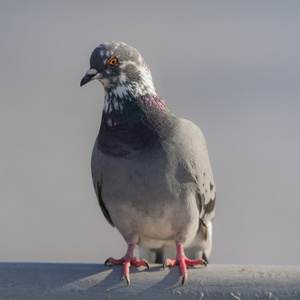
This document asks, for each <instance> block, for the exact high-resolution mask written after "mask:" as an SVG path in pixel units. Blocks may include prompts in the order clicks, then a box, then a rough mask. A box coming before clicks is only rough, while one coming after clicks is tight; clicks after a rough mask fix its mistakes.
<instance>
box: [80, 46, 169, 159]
mask: <svg viewBox="0 0 300 300" xmlns="http://www.w3.org/2000/svg"><path fill="white" fill-rule="evenodd" d="M112 61H114V63H113V64H112ZM95 79H97V80H99V81H100V82H101V83H102V85H103V87H104V90H105V98H104V106H103V116H102V122H101V128H100V134H99V140H100V143H99V145H101V150H102V151H103V152H104V153H110V154H115V155H123V154H124V153H126V152H127V151H125V150H124V149H125V148H126V147H125V146H124V145H125V144H126V145H127V146H128V144H131V147H130V149H132V148H135V149H136V148H140V147H142V146H145V145H149V143H151V141H152V140H153V138H159V137H160V136H162V135H163V136H166V135H167V134H170V133H171V128H172V127H173V121H174V120H175V117H174V116H172V115H171V113H170V112H169V110H168V109H167V107H166V105H165V102H164V101H163V100H162V99H161V97H160V96H159V95H158V93H157V92H156V90H155V87H154V84H153V80H152V76H151V72H150V69H149V67H148V65H147V63H146V62H145V60H144V59H143V57H142V56H141V55H140V53H139V52H138V51H137V50H136V49H135V48H133V47H131V46H129V45H126V44H125V43H122V42H117V41H113V42H106V43H103V44H101V45H99V46H98V47H97V48H96V49H95V50H94V51H93V53H92V55H91V58H90V70H89V71H88V72H87V73H86V75H85V76H84V77H83V79H82V81H81V85H84V84H86V83H87V82H89V81H91V80H95ZM114 138H115V140H116V141H118V143H115V142H113V140H114ZM120 141H121V142H122V143H121V144H122V145H123V146H122V151H121V150H120V149H119V146H120Z"/></svg>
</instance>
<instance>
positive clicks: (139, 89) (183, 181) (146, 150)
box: [80, 41, 216, 284]
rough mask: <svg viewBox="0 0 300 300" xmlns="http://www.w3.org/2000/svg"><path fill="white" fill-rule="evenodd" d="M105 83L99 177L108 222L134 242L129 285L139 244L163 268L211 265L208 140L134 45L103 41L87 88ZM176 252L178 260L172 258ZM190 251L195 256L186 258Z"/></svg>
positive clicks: (127, 261) (95, 173) (96, 151)
mask: <svg viewBox="0 0 300 300" xmlns="http://www.w3.org/2000/svg"><path fill="white" fill-rule="evenodd" d="M92 80H98V81H100V82H101V83H102V85H103V87H104V91H105V96H104V106H103V113H102V120H101V125H100V130H99V133H98V136H97V138H96V141H95V144H94V148H93V152H92V162H91V168H92V179H93V184H94V189H95V192H96V195H97V198H98V201H99V204H100V208H101V210H102V212H103V214H104V216H105V218H106V219H107V221H108V222H109V223H110V224H111V225H112V226H115V227H116V228H117V230H118V231H119V232H120V233H121V235H122V236H123V238H124V239H125V241H126V243H127V246H128V248H127V252H126V254H125V255H124V256H123V257H122V258H121V259H114V258H112V257H110V258H108V259H107V260H106V262H105V265H107V264H109V265H120V264H124V278H125V280H126V282H127V284H130V277H129V271H130V266H131V265H136V266H138V267H140V266H144V267H147V268H148V269H149V264H148V261H147V260H146V259H141V260H138V259H137V258H136V257H134V254H133V251H134V249H135V247H139V249H140V254H141V255H145V257H146V258H147V259H149V261H152V262H162V260H164V262H163V267H164V268H165V267H171V266H174V265H179V267H180V270H181V274H182V284H183V283H184V282H185V280H186V279H187V266H195V265H203V266H206V265H207V259H208V257H209V254H210V252H211V248H212V220H213V218H214V214H215V199H216V190H215V183H214V179H213V174H212V169H211V165H210V160H209V156H208V152H207V146H206V141H205V139H204V136H203V134H202V132H201V130H200V129H199V128H198V127H197V126H196V125H195V124H194V123H192V122H190V121H188V120H185V119H182V118H178V117H176V116H175V115H174V114H172V113H171V112H170V110H169V109H168V108H167V106H166V104H165V102H164V100H163V99H162V98H161V97H160V96H159V94H158V93H157V91H156V89H155V87H154V83H153V79H152V75H151V72H150V69H149V67H148V65H147V63H146V62H145V60H144V59H143V57H142V56H141V54H140V53H139V52H138V51H137V50H136V49H135V48H133V47H131V46H129V45H127V44H125V43H123V42H119V41H111V42H105V43H102V44H100V45H99V46H98V47H96V48H95V50H94V51H93V52H92V55H91V58H90V69H89V70H88V71H87V72H86V74H85V76H84V77H83V78H82V80H81V83H80V86H83V85H85V84H86V83H88V82H90V81H92ZM170 253H174V257H173V258H170V257H168V256H167V255H168V254H170ZM187 254H188V255H189V256H190V258H188V257H187Z"/></svg>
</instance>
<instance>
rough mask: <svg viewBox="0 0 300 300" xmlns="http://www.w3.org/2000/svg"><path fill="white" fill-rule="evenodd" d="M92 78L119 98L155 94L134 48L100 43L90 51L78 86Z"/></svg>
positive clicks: (120, 43) (147, 69) (118, 43)
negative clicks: (85, 68) (88, 61)
mask: <svg viewBox="0 0 300 300" xmlns="http://www.w3.org/2000/svg"><path fill="white" fill-rule="evenodd" d="M95 79H97V80H99V81H100V82H101V83H102V84H103V87H104V89H105V91H106V92H107V93H111V94H114V95H115V96H119V97H124V96H129V97H130V96H132V97H137V96H142V95H145V94H149V95H155V94H156V91H155V88H154V84H153V80H152V76H151V72H150V70H149V67H148V65H147V64H146V62H145V61H144V59H143V58H142V56H141V55H140V53H139V52H138V51H137V50H136V49H135V48H133V47H131V46H129V45H126V44H125V43H122V42H117V41H113V42H107V43H103V44H101V45H99V46H98V47H97V48H96V49H95V50H94V51H93V53H92V55H91V58H90V69H89V70H88V71H87V73H86V74H85V76H84V77H83V78H82V80H81V83H80V86H83V85H84V84H86V83H88V82H90V81H92V80H95Z"/></svg>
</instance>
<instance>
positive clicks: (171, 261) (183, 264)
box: [163, 243, 207, 284]
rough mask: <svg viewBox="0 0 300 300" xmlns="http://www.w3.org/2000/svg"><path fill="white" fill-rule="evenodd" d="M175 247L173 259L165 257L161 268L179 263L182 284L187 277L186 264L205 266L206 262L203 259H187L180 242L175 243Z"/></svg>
mask: <svg viewBox="0 0 300 300" xmlns="http://www.w3.org/2000/svg"><path fill="white" fill-rule="evenodd" d="M176 247H177V255H176V257H175V258H174V259H169V258H167V259H166V260H165V261H164V264H163V268H165V267H173V266H175V265H179V266H180V270H181V274H182V284H184V282H185V280H186V279H187V269H186V266H195V265H203V266H205V267H206V266H207V262H206V261H205V260H204V259H196V260H191V259H188V258H187V257H186V256H185V254H184V251H183V247H182V245H181V244H180V243H176Z"/></svg>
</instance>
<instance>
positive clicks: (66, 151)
mask: <svg viewBox="0 0 300 300" xmlns="http://www.w3.org/2000/svg"><path fill="white" fill-rule="evenodd" d="M299 14H300V2H299V1H292V0H289V1H276V0H272V1H270V0H266V1H261V0H252V1H232V0H230V1H221V0H220V1H188V0H186V1H177V2H175V1H161V0H159V1H57V0H54V1H53V0H51V1H30V0H27V1H14V0H12V1H4V0H3V1H0V39H1V44H0V62H1V68H0V93H1V94H0V95H1V99H0V101H1V109H0V114H1V117H0V122H1V123H0V125H1V126H0V141H1V151H0V155H1V156H0V170H1V173H0V175H1V179H0V180H1V181H0V192H1V194H0V195H1V198H0V241H1V247H0V261H20V262H23V261H42V262H93V263H98V262H101V263H102V262H103V261H104V260H105V259H106V258H107V257H108V256H114V257H116V258H118V257H121V256H123V255H124V253H125V250H126V244H125V242H124V240H123V238H122V237H121V236H120V234H119V233H118V232H117V230H116V229H114V228H112V227H111V226H110V225H109V224H108V223H107V222H106V220H105V218H104V217H103V215H102V213H101V211H100V208H99V206H98V203H97V200H96V196H95V194H94V190H93V186H92V180H91V175H90V156H91V151H92V147H93V143H94V140H95V137H96V135H97V133H98V130H99V125H100V119H101V113H102V106H103V97H104V92H103V88H102V86H101V84H99V83H98V82H92V83H90V84H89V85H87V86H84V87H83V88H80V87H79V82H80V80H81V78H82V77H83V75H84V74H85V72H86V71H87V70H88V68H89V57H90V54H91V52H92V51H93V49H94V48H95V47H96V46H97V45H99V44H100V43H102V42H104V41H110V40H121V41H124V42H126V43H128V44H130V45H132V46H134V47H135V48H137V49H138V50H139V51H140V52H141V53H142V55H143V57H144V58H145V60H146V61H147V63H148V65H149V66H150V68H151V70H152V75H153V78H154V82H155V85H156V88H157V90H158V92H159V93H160V95H161V96H162V97H163V99H164V100H165V101H166V103H167V105H168V107H169V108H170V109H171V110H172V111H173V113H174V114H176V115H177V116H181V117H184V118H187V119H190V120H192V121H193V122H194V123H196V124H197V125H198V126H199V127H200V128H201V129H202V131H203V132H204V134H205V137H206V140H207V144H208V150H209V154H210V159H211V163H212V167H213V171H214V176H215V181H216V186H217V211H216V217H215V220H214V240H213V243H214V246H213V252H212V256H211V262H212V263H222V264H223V263H224V264H291V265H295V264H300V255H299V253H300V218H299V214H300V201H299V186H300V182H299V178H300V176H299V172H300V140H299V138H300V132H299V129H300V85H299V82H300V35H299V30H300V18H299Z"/></svg>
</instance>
